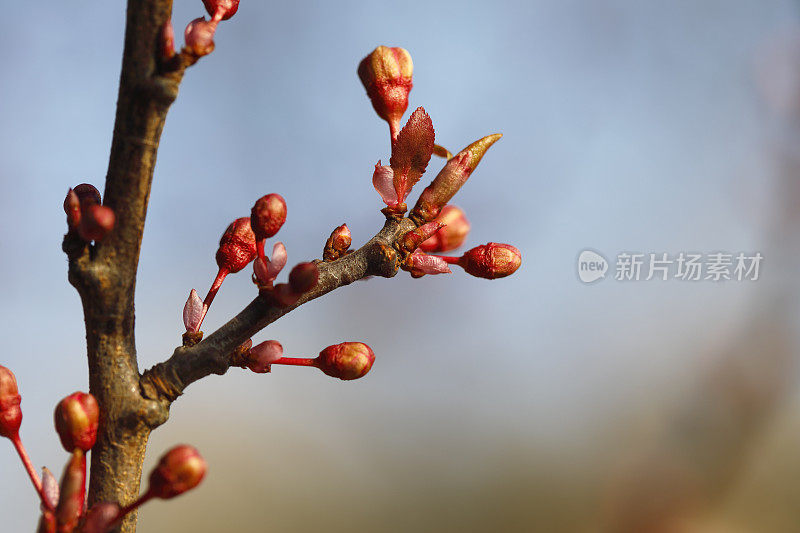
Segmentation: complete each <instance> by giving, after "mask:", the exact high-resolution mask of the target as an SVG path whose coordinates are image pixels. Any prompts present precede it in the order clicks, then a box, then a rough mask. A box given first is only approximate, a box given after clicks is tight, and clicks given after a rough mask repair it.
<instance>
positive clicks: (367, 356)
mask: <svg viewBox="0 0 800 533" xmlns="http://www.w3.org/2000/svg"><path fill="white" fill-rule="evenodd" d="M314 362H315V364H316V366H317V367H318V368H319V369H320V370H322V371H323V372H325V373H326V374H328V375H329V376H333V377H335V378H339V379H343V380H350V379H358V378H360V377H362V376H364V375H366V373H367V372H369V370H370V368H372V363H374V362H375V353H373V351H372V349H371V348H370V347H369V346H367V345H366V344H364V343H363V342H343V343H341V344H335V345H333V346H328V347H327V348H325V349H324V350H322V351H321V352H320V353H319V357H317V358H316V359H315V360H314Z"/></svg>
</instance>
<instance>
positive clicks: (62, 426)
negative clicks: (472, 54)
mask: <svg viewBox="0 0 800 533" xmlns="http://www.w3.org/2000/svg"><path fill="white" fill-rule="evenodd" d="M99 418H100V408H99V407H98V405H97V400H95V399H94V396H92V395H91V394H88V393H85V392H74V393H72V394H70V395H69V396H67V397H66V398H64V399H63V400H61V401H60V402H58V405H57V406H56V411H55V414H54V419H55V424H56V431H57V432H58V436H59V438H60V439H61V445H62V446H64V449H65V450H67V451H68V452H71V451H73V450H74V449H76V448H79V449H81V450H83V451H84V452H88V451H89V450H91V449H92V446H94V443H95V441H96V440H97V424H98V422H99Z"/></svg>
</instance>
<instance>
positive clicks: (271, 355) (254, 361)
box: [247, 341, 283, 374]
mask: <svg viewBox="0 0 800 533" xmlns="http://www.w3.org/2000/svg"><path fill="white" fill-rule="evenodd" d="M281 357H283V346H281V343H279V342H278V341H264V342H262V343H261V344H258V345H256V346H254V347H252V348H251V349H250V354H249V357H248V359H247V368H249V369H250V370H252V371H253V372H255V373H257V374H265V373H267V372H269V371H270V366H271V365H272V363H274V362H275V361H277V360H278V359H280V358H281Z"/></svg>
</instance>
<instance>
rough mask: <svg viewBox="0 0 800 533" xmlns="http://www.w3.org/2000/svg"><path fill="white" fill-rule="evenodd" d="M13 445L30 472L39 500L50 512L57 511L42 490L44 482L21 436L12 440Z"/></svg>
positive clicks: (26, 469)
mask: <svg viewBox="0 0 800 533" xmlns="http://www.w3.org/2000/svg"><path fill="white" fill-rule="evenodd" d="M11 443H12V444H13V445H14V449H16V450H17V454H18V455H19V458H20V460H21V461H22V465H23V466H24V467H25V471H26V472H28V476H29V477H30V478H31V483H33V488H34V489H36V493H37V494H39V499H40V500H42V505H44V506H45V507H46V508H47V510H48V511H54V510H55V509H53V507H51V506H50V504H49V503H48V501H47V498H46V497H45V495H44V491H43V490H42V481H41V480H40V479H39V474H38V473H37V472H36V469H35V468H34V467H33V462H32V461H31V458H30V456H28V452H27V450H25V446H23V445H22V439H20V438H19V434H17V435H16V436H14V437H12V438H11Z"/></svg>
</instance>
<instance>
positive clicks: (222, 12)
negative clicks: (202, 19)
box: [203, 0, 239, 20]
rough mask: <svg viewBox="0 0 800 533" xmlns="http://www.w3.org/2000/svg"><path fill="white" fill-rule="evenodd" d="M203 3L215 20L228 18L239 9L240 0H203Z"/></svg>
mask: <svg viewBox="0 0 800 533" xmlns="http://www.w3.org/2000/svg"><path fill="white" fill-rule="evenodd" d="M203 5H204V6H206V11H208V14H209V15H211V17H212V19H214V20H228V19H229V18H231V17H232V16H234V15H235V14H236V11H238V10H239V0H203Z"/></svg>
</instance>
